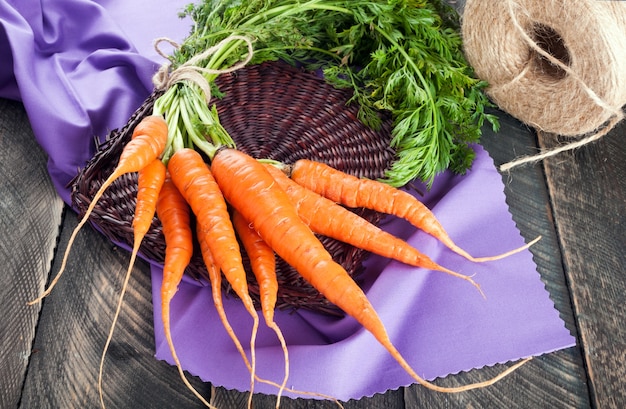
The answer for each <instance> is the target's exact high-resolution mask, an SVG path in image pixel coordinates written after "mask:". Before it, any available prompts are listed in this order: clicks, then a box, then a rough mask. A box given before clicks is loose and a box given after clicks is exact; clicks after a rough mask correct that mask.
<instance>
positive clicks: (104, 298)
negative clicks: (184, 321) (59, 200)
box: [20, 213, 210, 408]
mask: <svg viewBox="0 0 626 409" xmlns="http://www.w3.org/2000/svg"><path fill="white" fill-rule="evenodd" d="M76 224H77V219H76V216H75V215H74V214H73V213H72V214H69V215H68V216H67V217H66V220H65V222H64V225H63V231H62V235H61V239H60V245H59V250H58V253H57V254H61V253H60V252H63V251H64V250H65V247H66V246H67V242H68V239H69V235H70V233H71V231H72V230H73V229H74V227H75V226H76ZM128 261H129V254H128V252H127V251H125V250H121V249H119V248H116V247H115V246H114V245H113V244H111V243H110V242H109V241H108V240H107V239H105V238H104V237H103V236H102V235H101V234H100V233H97V232H95V231H94V230H93V229H92V228H90V227H88V228H85V229H83V230H82V231H81V232H80V233H79V235H78V240H77V241H76V242H75V244H74V247H73V249H72V252H71V254H70V257H69V259H68V265H67V269H66V271H65V273H64V275H63V277H62V278H61V280H60V281H59V283H58V285H57V286H56V287H55V288H54V290H53V291H52V293H51V294H50V296H48V297H47V298H46V299H45V300H44V301H43V311H42V315H41V320H40V323H39V327H38V328H37V336H36V337H35V343H34V349H35V350H36V351H37V353H36V354H33V355H32V357H31V362H30V365H29V371H28V374H27V377H26V381H25V385H24V391H23V395H22V402H21V406H20V407H23V408H79V407H80V408H88V407H98V406H99V404H98V402H99V398H98V393H97V374H98V366H99V362H100V357H101V352H102V349H103V347H104V343H105V339H106V336H107V333H108V330H109V327H110V325H111V321H112V317H113V314H114V310H115V307H116V305H117V300H118V296H119V292H120V287H121V283H122V281H123V275H124V273H125V270H126V268H127V265H128V264H127V263H128ZM59 265H60V260H59V257H57V259H56V260H55V263H54V266H53V267H52V271H53V274H56V272H57V271H58V269H59ZM151 294H152V293H151V284H150V276H149V267H148V265H147V264H146V263H144V262H143V261H139V262H138V263H137V265H136V267H135V268H134V270H133V274H132V277H131V280H130V283H129V290H128V293H127V294H126V297H125V306H124V308H123V310H122V314H121V316H120V319H119V321H118V325H117V327H116V330H115V333H114V338H113V341H112V343H111V348H110V350H109V353H108V355H107V359H106V365H105V370H104V391H105V402H106V404H107V407H108V408H145V407H154V408H166V407H171V405H172V404H173V402H176V407H179V408H196V407H202V405H201V403H200V402H199V401H198V400H197V399H196V398H195V397H194V396H192V395H191V394H190V393H188V392H187V391H186V389H185V387H184V385H183V384H182V382H181V380H180V378H179V376H178V372H177V371H176V370H175V368H174V367H171V366H169V365H168V364H166V363H164V362H161V361H157V360H156V359H155V358H154V356H153V354H154V350H155V347H154V327H153V325H152V323H153V317H152V313H153V312H152V295H151ZM192 381H193V382H192V383H193V384H194V385H195V387H196V388H197V389H198V390H199V391H201V392H202V393H203V394H205V395H206V396H208V395H209V393H210V386H209V385H205V384H203V383H201V382H197V380H194V379H192Z"/></svg>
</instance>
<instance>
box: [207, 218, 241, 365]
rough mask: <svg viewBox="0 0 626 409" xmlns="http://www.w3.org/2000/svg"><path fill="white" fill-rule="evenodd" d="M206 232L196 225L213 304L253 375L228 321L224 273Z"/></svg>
mask: <svg viewBox="0 0 626 409" xmlns="http://www.w3.org/2000/svg"><path fill="white" fill-rule="evenodd" d="M205 231H206V229H205V228H203V227H201V226H200V224H199V223H197V224H196V236H197V238H198V243H199V244H200V252H201V254H202V259H203V260H204V265H205V267H206V269H207V272H208V274H209V281H210V282H211V295H212V296H213V304H214V305H215V310H216V311H217V315H218V316H219V317H220V321H222V325H224V329H225V330H226V332H227V333H228V336H229V337H230V338H231V339H232V340H233V342H234V343H235V347H236V348H237V351H239V353H240V354H241V357H242V358H243V361H244V363H245V365H246V367H247V368H248V371H250V373H252V366H251V365H250V361H248V356H247V355H246V353H245V352H244V350H243V347H242V346H241V342H240V341H239V338H237V335H236V334H235V331H234V330H233V327H232V326H231V325H230V322H229V321H228V317H226V311H225V310H224V303H223V302H222V272H221V271H220V269H219V268H218V267H217V265H216V264H215V258H214V257H213V254H212V253H211V249H210V248H209V245H208V243H207V241H206V234H204V232H205Z"/></svg>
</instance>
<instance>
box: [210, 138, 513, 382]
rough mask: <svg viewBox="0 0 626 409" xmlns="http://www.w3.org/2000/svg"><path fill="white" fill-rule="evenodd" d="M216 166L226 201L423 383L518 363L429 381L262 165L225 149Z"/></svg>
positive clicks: (280, 254)
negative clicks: (392, 336)
mask: <svg viewBox="0 0 626 409" xmlns="http://www.w3.org/2000/svg"><path fill="white" fill-rule="evenodd" d="M211 170H212V172H213V175H214V176H215V180H216V181H217V182H218V184H219V186H220V187H221V189H222V192H223V194H224V197H225V198H226V200H228V202H229V203H230V204H231V205H232V206H233V207H234V208H235V209H237V211H239V212H240V213H241V214H242V216H244V217H245V218H246V220H249V221H250V222H251V223H252V224H253V226H254V228H255V230H257V232H258V233H259V235H260V236H261V237H262V238H263V240H265V242H266V243H267V244H268V245H270V247H271V248H272V249H274V251H275V252H276V254H278V255H279V256H280V257H282V258H283V259H284V260H285V261H286V262H287V263H289V264H291V265H292V266H293V267H294V268H295V269H296V270H297V271H298V272H299V273H300V274H301V275H302V276H303V277H304V278H305V279H306V280H307V281H308V282H309V283H311V285H313V287H315V288H316V289H317V290H318V291H319V292H320V293H322V294H323V295H324V296H325V297H326V298H327V299H328V300H329V301H330V302H332V303H334V304H335V305H337V306H338V307H339V308H341V309H342V310H343V311H344V312H346V313H347V314H348V315H350V316H352V317H353V318H354V319H356V320H357V322H359V323H360V324H361V325H362V326H363V327H364V328H365V329H366V330H368V331H369V332H370V333H371V334H372V335H373V336H374V337H375V338H376V339H377V340H378V341H379V342H380V343H381V345H383V346H384V347H385V349H386V350H387V351H388V352H389V353H390V354H391V355H392V356H393V358H394V359H395V360H396V361H397V362H398V363H399V364H400V365H401V366H402V368H403V369H404V370H405V371H407V373H408V374H409V375H411V377H412V378H413V379H415V380H416V381H417V382H418V383H420V384H422V385H424V386H426V387H428V388H430V389H434V390H437V391H441V392H461V391H465V390H469V389H473V388H478V387H483V386H486V385H488V384H491V383H493V382H495V381H496V380H498V379H500V378H501V377H502V376H504V375H506V374H508V373H510V371H512V370H514V369H515V368H516V367H517V366H514V367H513V368H510V369H509V370H507V371H505V372H504V373H502V374H501V375H499V376H497V377H496V378H493V379H492V380H489V381H486V382H480V383H476V384H471V385H465V386H460V387H450V388H446V387H441V386H438V385H435V384H432V383H430V382H428V381H426V380H425V379H423V378H422V377H420V376H419V375H417V373H416V372H415V371H414V370H413V368H411V366H410V365H409V364H408V362H406V360H405V359H404V357H403V356H402V355H401V354H400V352H399V351H398V350H397V349H396V348H395V346H394V345H393V343H392V342H391V339H390V338H389V335H388V333H387V330H386V329H385V326H384V324H383V323H382V321H381V320H380V318H379V316H378V314H377V313H376V311H375V310H374V307H373V306H372V304H371V303H370V302H369V300H368V299H367V296H366V295H365V293H364V292H363V290H362V289H361V288H360V287H359V286H358V285H357V284H356V283H355V282H354V280H352V278H351V277H350V275H349V274H348V273H347V272H346V270H345V269H344V268H343V267H342V266H341V265H340V264H338V263H336V262H335V261H333V259H332V257H331V256H330V254H329V253H328V251H326V249H325V248H324V246H323V245H322V244H321V242H320V241H319V240H318V239H317V237H315V235H314V234H313V232H312V231H311V230H310V229H309V227H308V226H306V224H304V222H303V221H302V220H301V219H300V218H299V216H298V214H297V212H296V209H295V207H294V206H293V205H292V203H291V201H290V199H289V197H288V196H287V194H286V193H285V192H284V191H283V190H282V189H281V188H280V187H279V186H278V185H277V184H276V182H275V181H274V178H273V177H272V175H271V174H270V173H269V172H268V171H267V169H266V168H265V167H264V166H263V165H261V164H260V163H259V162H257V161H256V160H254V159H253V158H251V157H250V156H248V155H246V154H244V153H242V152H240V151H237V150H234V149H223V150H221V151H219V152H218V153H217V154H216V155H215V157H214V158H213V162H212V163H211ZM233 181H236V183H234V182H233Z"/></svg>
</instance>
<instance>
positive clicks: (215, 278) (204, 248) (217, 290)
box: [197, 225, 343, 408]
mask: <svg viewBox="0 0 626 409" xmlns="http://www.w3.org/2000/svg"><path fill="white" fill-rule="evenodd" d="M197 229H198V234H197V237H198V241H199V244H200V250H201V252H202V258H203V260H204V264H205V266H206V268H207V272H208V273H209V280H210V281H211V293H212V295H213V303H214V304H215V308H216V310H217V313H218V315H219V317H220V320H221V321H222V324H223V325H224V328H225V329H226V332H227V333H228V335H229V336H230V338H231V339H232V340H233V342H234V343H235V347H236V348H237V350H238V351H239V353H240V354H241V356H242V358H243V361H244V363H245V365H246V367H247V368H248V370H249V371H252V366H251V365H250V361H249V360H248V357H247V356H246V353H245V352H244V350H243V347H242V346H241V342H239V339H238V338H237V335H236V334H235V331H234V330H233V327H232V326H231V325H230V322H229V321H228V318H227V317H226V312H225V311H224V305H223V303H222V277H221V272H220V271H219V269H218V268H217V266H216V265H215V259H214V258H213V255H212V254H211V250H210V249H209V246H208V245H207V243H206V240H205V239H204V237H205V235H204V234H201V233H202V232H203V231H204V229H203V228H202V227H200V225H197ZM285 348H286V346H285ZM255 379H256V380H257V381H258V382H262V383H266V384H268V385H272V386H275V387H276V388H279V390H282V389H284V390H286V391H289V392H292V393H296V394H300V395H309V396H317V397H319V398H323V399H328V400H333V401H334V402H335V403H336V404H337V406H338V407H340V408H343V406H342V405H341V403H340V402H339V401H338V400H337V399H335V398H333V397H332V396H328V395H324V394H321V393H315V392H306V391H299V390H297V389H292V388H287V387H285V386H284V382H283V385H278V384H277V383H275V382H272V381H269V380H267V379H263V378H260V377H258V376H256V375H255ZM279 396H280V395H279ZM279 404H280V400H277V402H276V407H278V405H279Z"/></svg>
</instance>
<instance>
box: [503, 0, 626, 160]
mask: <svg viewBox="0 0 626 409" xmlns="http://www.w3.org/2000/svg"><path fill="white" fill-rule="evenodd" d="M515 6H517V8H518V9H520V6H519V4H516V3H515V2H514V1H512V0H507V9H508V12H509V16H510V18H511V21H512V23H513V26H514V27H515V29H516V30H517V31H518V33H519V35H520V36H521V37H522V39H524V41H526V43H527V44H528V46H529V47H530V48H531V49H532V50H533V51H535V52H536V53H538V54H539V55H541V56H542V57H544V58H545V59H546V60H548V61H549V62H550V63H551V64H552V65H555V66H557V67H559V68H560V69H561V70H563V71H564V72H566V73H567V74H568V75H570V76H571V77H572V78H573V79H574V80H575V81H576V82H578V84H579V85H580V87H581V89H582V90H583V91H585V93H586V94H587V95H588V96H589V97H590V98H591V100H592V101H593V102H594V103H595V104H596V105H597V106H599V107H600V108H603V109H604V110H606V111H608V112H611V114H612V117H611V118H610V120H609V121H608V122H607V123H606V125H604V126H603V127H602V129H601V130H599V131H597V132H594V133H593V134H591V135H589V136H587V137H585V138H582V139H580V140H578V141H574V142H570V143H568V144H565V145H563V146H559V147H556V148H552V149H548V150H545V151H544V152H542V153H539V154H537V155H531V156H523V157H520V158H517V159H514V160H512V161H510V162H507V163H504V164H502V165H501V166H500V170H501V171H503V172H504V171H509V170H511V169H513V168H514V167H517V166H520V165H523V164H527V163H537V162H540V161H542V160H544V159H546V158H550V157H552V156H555V155H558V154H559V153H562V152H565V151H569V150H573V149H576V148H580V147H582V146H584V145H587V144H589V143H591V142H594V141H597V140H599V139H600V138H602V137H603V136H605V135H606V134H608V133H609V132H610V131H611V129H613V128H614V127H615V126H616V125H617V124H618V123H619V122H620V121H621V120H622V119H623V118H624V112H623V111H622V110H621V109H620V107H617V108H616V107H613V106H610V105H609V104H607V103H606V102H605V101H604V100H603V99H602V98H600V97H599V96H598V94H596V93H595V92H594V91H593V89H591V88H590V87H589V86H588V85H587V84H586V83H585V82H584V81H583V80H582V78H580V76H579V75H578V74H577V73H576V72H575V71H574V70H572V69H571V67H569V66H568V65H567V64H565V63H563V62H562V61H561V60H559V59H558V58H555V57H554V56H553V55H552V54H550V53H549V52H547V51H546V50H544V49H543V48H542V47H540V46H539V45H538V44H537V42H536V41H534V40H533V39H532V38H531V37H530V36H529V35H528V33H526V30H524V28H523V27H522V26H521V24H520V22H519V20H518V19H517V17H516V15H515V12H514V10H513V8H514V7H515ZM529 67H530V64H529V65H527V66H526V67H524V69H523V70H522V71H521V72H520V74H519V75H517V76H516V77H515V78H513V80H511V81H510V82H511V83H512V82H517V81H519V79H520V78H521V77H522V76H523V75H526V73H527V72H528V70H529ZM507 85H509V84H503V85H502V86H501V87H506V86H507Z"/></svg>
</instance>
